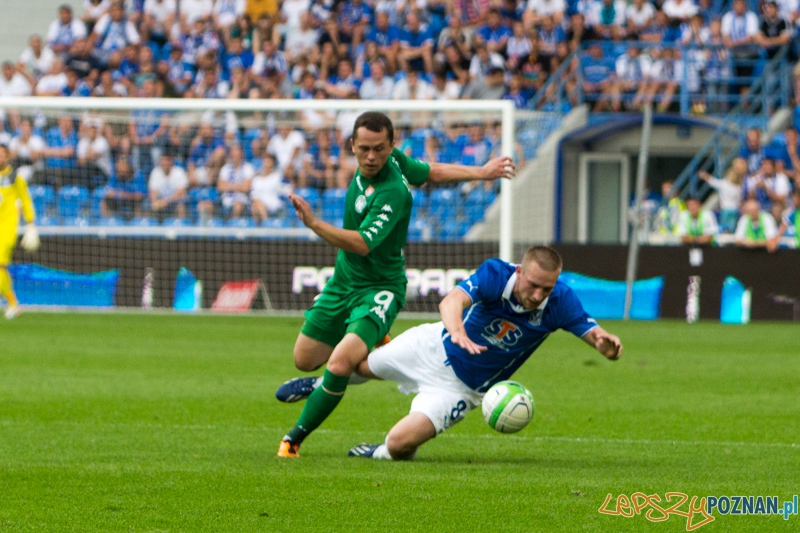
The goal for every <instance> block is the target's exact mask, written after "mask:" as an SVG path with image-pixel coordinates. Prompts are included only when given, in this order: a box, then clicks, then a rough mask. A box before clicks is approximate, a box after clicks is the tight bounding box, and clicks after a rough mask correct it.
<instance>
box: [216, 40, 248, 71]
mask: <svg viewBox="0 0 800 533" xmlns="http://www.w3.org/2000/svg"><path fill="white" fill-rule="evenodd" d="M253 59H254V58H253V52H251V51H250V50H245V49H244V48H243V47H242V39H241V37H238V36H236V37H230V38H229V39H228V51H227V52H226V53H225V59H224V61H223V64H222V67H223V68H224V69H225V79H230V73H231V71H232V70H233V69H234V68H236V67H239V68H241V69H243V70H245V71H249V70H250V67H252V66H253Z"/></svg>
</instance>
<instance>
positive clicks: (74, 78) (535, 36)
mask: <svg viewBox="0 0 800 533" xmlns="http://www.w3.org/2000/svg"><path fill="white" fill-rule="evenodd" d="M85 4H86V5H85V9H84V13H83V16H82V17H80V18H79V17H78V16H77V15H76V14H75V13H73V11H72V9H71V8H70V7H69V6H68V5H63V6H61V7H59V8H58V11H57V17H56V19H55V20H53V22H52V23H51V24H50V27H49V28H48V31H47V33H46V35H45V37H44V38H43V37H41V36H39V35H33V36H31V37H30V39H29V43H28V46H27V48H26V49H25V50H24V52H23V53H22V55H21V56H20V57H19V60H18V61H17V62H16V64H15V63H13V62H8V61H7V62H5V63H3V64H2V75H0V95H2V96H10V95H31V94H32V95H41V96H54V95H55V96H95V97H103V98H105V97H125V96H136V97H141V98H155V97H166V98H179V97H181V98H211V99H243V98H258V99H268V98H295V99H328V98H336V99H349V98H357V99H425V100H455V99H509V100H511V101H513V102H514V103H515V105H516V106H517V107H518V108H526V107H532V106H533V107H535V106H540V105H542V102H543V100H542V99H540V100H537V101H533V97H534V95H535V94H537V91H539V90H540V89H541V88H542V87H543V86H544V85H545V82H546V81H547V79H548V77H549V76H551V75H552V74H553V73H554V72H555V71H556V70H558V69H559V68H560V67H562V66H563V67H564V68H565V69H566V72H567V73H570V72H571V73H573V74H574V72H575V71H576V70H578V69H580V71H581V76H580V77H575V76H572V77H570V76H569V75H567V74H565V76H564V78H565V79H574V80H576V81H574V82H572V83H573V85H574V84H577V83H578V82H577V80H578V79H580V80H582V81H581V83H582V86H581V88H582V89H583V90H584V91H585V92H586V94H587V95H589V96H590V100H593V101H594V105H595V109H597V110H603V109H608V110H613V111H617V110H621V109H624V108H634V109H636V108H639V107H640V106H642V105H644V104H645V103H649V102H653V103H656V104H657V105H658V106H659V108H660V109H661V110H662V111H667V110H669V109H671V108H673V107H674V105H675V94H676V92H677V91H678V87H679V85H680V84H681V83H682V81H683V79H682V77H683V76H686V77H687V82H688V83H689V84H690V85H691V87H692V89H693V90H695V89H698V88H699V87H701V86H702V87H703V88H704V90H707V91H708V92H709V93H714V92H716V93H719V94H722V93H727V92H729V91H739V90H740V89H742V88H743V87H744V83H745V82H744V81H742V80H746V79H747V77H748V76H749V75H751V74H752V70H753V68H754V65H755V63H754V62H753V61H748V58H754V57H756V56H759V55H761V56H766V57H770V56H771V55H773V54H774V53H776V51H777V49H778V48H779V47H780V46H781V45H782V44H784V43H786V42H789V41H790V40H791V39H792V26H793V24H794V23H795V21H796V19H797V17H798V13H799V12H800V8H798V2H797V1H793V0H787V1H784V2H781V3H780V4H775V3H772V2H768V3H765V4H764V5H763V8H762V9H761V11H762V15H761V16H760V17H759V16H758V15H756V13H755V12H754V11H751V10H750V9H749V7H748V4H747V3H746V2H745V0H733V2H732V3H731V5H730V10H729V11H728V12H725V13H717V12H714V10H713V7H712V3H711V1H710V0H697V1H695V0H664V1H663V2H654V3H651V2H649V1H647V0H632V2H631V3H630V4H629V5H628V4H626V3H625V2H623V1H622V0H527V1H526V0H414V1H411V0H377V1H376V0H371V1H365V0H180V1H178V0H128V1H127V2H123V1H122V0H86V2H85ZM598 41H604V42H605V44H603V45H600V44H596V45H592V44H591V42H598ZM635 41H636V42H639V43H651V44H654V45H658V46H647V47H645V48H640V45H638V44H635V43H634V42H635ZM609 43H610V44H609ZM670 43H676V44H682V45H687V46H689V45H691V46H695V47H700V48H698V49H693V50H692V52H691V53H690V55H691V57H682V56H681V51H680V48H674V47H671V46H670ZM584 48H585V51H584V52H582V53H581V54H579V57H577V58H576V60H575V61H574V62H566V59H567V58H568V57H570V54H571V53H572V52H574V51H576V50H578V49H584ZM687 55H689V54H687ZM731 58H736V59H737V60H738V61H737V62H734V63H730V62H729V59H731ZM565 63H566V64H565ZM737 84H739V85H741V87H740V86H739V85H737ZM575 88H576V86H573V89H575ZM698 90H699V89H698ZM540 94H541V93H540ZM592 95H593V96H592ZM545 96H546V95H545ZM710 101H711V102H712V104H711V105H718V106H719V107H720V109H722V108H723V106H724V105H725V102H727V99H719V100H716V101H715V100H713V99H712V100H710ZM713 102H718V104H713ZM703 106H704V103H702V102H699V101H698V102H696V106H695V109H696V110H698V112H701V111H702V109H701V108H702V107H703ZM4 118H5V122H4V131H5V133H3V136H5V137H6V139H5V141H6V142H10V144H11V146H12V150H13V152H14V155H15V157H16V158H17V163H18V164H19V165H20V166H22V167H23V169H24V171H25V172H27V173H29V177H30V179H31V182H32V183H34V184H35V183H42V184H46V185H49V186H54V187H56V188H58V187H61V186H64V185H77V186H81V187H85V188H88V189H102V190H103V191H105V192H106V194H107V196H106V197H105V198H103V201H102V202H101V205H100V210H101V213H102V214H103V215H112V214H115V213H116V214H119V213H122V214H125V215H127V216H133V215H139V214H147V213H150V214H154V215H158V216H159V217H161V218H163V217H164V216H177V217H195V218H199V219H206V218H210V217H214V216H217V215H218V214H222V215H224V216H226V217H234V218H236V217H240V216H250V217H253V218H254V219H256V220H257V221H261V220H264V219H266V218H268V217H270V215H271V214H274V213H279V212H281V211H282V210H283V209H284V208H285V205H284V203H283V202H281V201H280V198H281V195H285V192H286V191H287V190H289V188H291V187H304V188H314V189H317V190H319V191H324V190H326V189H331V188H341V187H345V186H346V185H347V183H348V181H349V179H350V177H351V176H352V173H353V171H354V169H355V162H354V161H353V158H352V156H350V151H349V150H348V146H347V138H348V137H349V134H350V129H352V122H353V121H354V119H355V115H354V113H352V112H341V113H338V114H332V113H319V112H311V111H307V112H303V113H298V114H297V115H293V116H290V117H287V116H280V117H279V116H276V115H275V114H270V116H267V117H257V118H259V120H260V122H259V123H258V124H255V125H254V124H245V123H243V121H241V120H237V117H234V116H232V114H231V116H226V117H219V116H216V117H214V116H204V117H202V118H198V117H195V120H194V122H192V121H186V120H180V119H179V117H176V116H173V115H170V114H168V113H163V112H159V111H155V110H153V109H148V108H142V109H138V110H136V111H134V112H133V113H132V114H131V117H130V121H129V124H127V125H124V124H121V123H120V122H106V121H104V120H102V119H101V118H100V117H97V116H86V117H72V118H68V117H61V118H59V119H57V120H52V119H51V120H47V119H44V118H42V117H37V116H30V117H22V116H19V115H14V114H13V113H9V114H8V115H7V116H5V117H4ZM429 118H430V117H429ZM423 122H424V121H423ZM430 126H431V121H430V120H428V122H427V124H424V125H419V124H416V125H415V126H414V127H413V128H411V127H409V128H407V129H403V128H401V130H400V131H399V135H398V136H397V138H398V145H399V146H400V147H401V148H402V149H404V150H405V151H407V152H408V153H409V154H411V155H414V156H416V157H422V158H427V159H433V158H435V159H436V160H439V161H443V162H452V161H458V162H463V163H471V164H481V163H483V162H484V161H486V160H488V158H489V157H490V156H491V155H492V153H493V152H496V151H497V149H498V146H499V127H498V126H497V124H492V123H487V122H486V121H485V120H484V121H482V122H480V121H479V122H475V123H469V122H467V121H464V122H463V123H454V124H447V125H446V126H444V127H442V128H440V129H439V130H438V131H435V130H433V129H431V127H430ZM0 141H2V139H0ZM234 148H236V149H234ZM276 176H277V177H276ZM256 197H259V198H260V199H259V200H256Z"/></svg>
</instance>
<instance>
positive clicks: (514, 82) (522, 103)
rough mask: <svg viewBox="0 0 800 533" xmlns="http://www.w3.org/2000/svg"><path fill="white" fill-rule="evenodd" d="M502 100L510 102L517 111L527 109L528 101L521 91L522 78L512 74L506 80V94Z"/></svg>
mask: <svg viewBox="0 0 800 533" xmlns="http://www.w3.org/2000/svg"><path fill="white" fill-rule="evenodd" d="M503 100H511V101H512V102H514V107H516V108H517V109H525V108H526V107H528V99H527V98H526V97H525V93H524V92H523V91H522V77H521V76H520V75H519V74H514V75H513V76H511V78H510V79H509V80H508V92H507V93H506V95H505V96H504V97H503Z"/></svg>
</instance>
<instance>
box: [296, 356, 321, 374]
mask: <svg viewBox="0 0 800 533" xmlns="http://www.w3.org/2000/svg"><path fill="white" fill-rule="evenodd" d="M294 366H295V368H297V370H300V371H302V372H311V371H313V370H316V369H317V368H319V366H320V365H318V364H317V362H316V361H310V360H308V359H306V358H305V356H303V355H299V356H298V354H295V355H294Z"/></svg>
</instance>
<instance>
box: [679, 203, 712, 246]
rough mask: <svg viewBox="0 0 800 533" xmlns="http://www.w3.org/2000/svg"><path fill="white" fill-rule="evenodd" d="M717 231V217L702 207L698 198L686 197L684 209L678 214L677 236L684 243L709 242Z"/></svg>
mask: <svg viewBox="0 0 800 533" xmlns="http://www.w3.org/2000/svg"><path fill="white" fill-rule="evenodd" d="M718 233H719V227H718V226H717V219H716V217H715V216H714V213H712V212H711V211H710V210H708V209H703V208H702V205H701V204H700V199H699V198H687V199H686V210H685V211H683V212H681V214H680V215H679V216H678V237H680V238H681V242H683V243H684V244H711V243H712V242H713V240H714V237H715V236H716V235H717V234H718Z"/></svg>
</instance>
